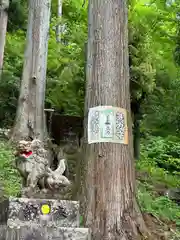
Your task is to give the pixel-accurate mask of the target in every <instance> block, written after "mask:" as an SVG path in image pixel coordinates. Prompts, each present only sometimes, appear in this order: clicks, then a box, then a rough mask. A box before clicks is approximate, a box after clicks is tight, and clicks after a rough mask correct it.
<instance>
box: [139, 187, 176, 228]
mask: <svg viewBox="0 0 180 240" xmlns="http://www.w3.org/2000/svg"><path fill="white" fill-rule="evenodd" d="M138 200H139V204H140V206H141V209H142V211H145V212H147V213H151V214H153V215H154V216H156V217H158V218H161V219H163V220H169V221H174V222H176V224H177V227H180V208H179V207H178V205H177V204H175V203H173V202H172V201H171V200H169V199H168V198H167V197H164V196H160V197H155V196H154V195H153V194H152V193H151V192H150V191H149V189H148V190H147V189H146V187H145V186H144V185H143V184H141V183H140V184H139V188H138Z"/></svg>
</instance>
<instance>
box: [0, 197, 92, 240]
mask: <svg viewBox="0 0 180 240" xmlns="http://www.w3.org/2000/svg"><path fill="white" fill-rule="evenodd" d="M43 205H46V206H48V209H49V212H48V213H46V214H43V212H42V206H43ZM79 218H80V217H79V203H78V202H76V201H67V200H53V199H28V198H9V200H5V201H4V202H2V203H0V240H32V239H33V240H36V239H37V240H41V239H42V240H49V239H52V240H55V239H56V240H89V239H90V234H89V231H88V229H86V228H79Z"/></svg>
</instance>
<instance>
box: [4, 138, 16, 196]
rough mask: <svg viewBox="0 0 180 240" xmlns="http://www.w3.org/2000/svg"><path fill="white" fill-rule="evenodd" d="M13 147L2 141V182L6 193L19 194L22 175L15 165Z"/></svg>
mask: <svg viewBox="0 0 180 240" xmlns="http://www.w3.org/2000/svg"><path fill="white" fill-rule="evenodd" d="M12 150H13V149H12V147H11V146H10V145H9V144H7V142H5V141H2V140H1V141H0V182H2V183H3V185H4V188H5V195H6V196H7V197H8V196H17V194H19V193H20V177H19V175H18V172H17V170H15V168H14V167H13V164H14V156H13V154H12Z"/></svg>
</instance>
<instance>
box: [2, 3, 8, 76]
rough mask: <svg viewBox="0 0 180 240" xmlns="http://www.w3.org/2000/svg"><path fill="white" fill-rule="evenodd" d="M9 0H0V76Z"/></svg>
mask: <svg viewBox="0 0 180 240" xmlns="http://www.w3.org/2000/svg"><path fill="white" fill-rule="evenodd" d="M8 8H9V0H0V77H1V74H2V69H3V58H4V47H5V42H6V31H7V22H8Z"/></svg>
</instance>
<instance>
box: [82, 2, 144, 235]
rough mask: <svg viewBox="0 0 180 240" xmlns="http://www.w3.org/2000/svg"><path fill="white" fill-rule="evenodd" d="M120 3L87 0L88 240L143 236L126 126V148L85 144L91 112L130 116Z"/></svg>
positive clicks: (125, 37)
mask: <svg viewBox="0 0 180 240" xmlns="http://www.w3.org/2000/svg"><path fill="white" fill-rule="evenodd" d="M125 2H126V1H124V0H107V1H104V0H98V1H97V0H89V36H88V54H87V58H88V59H87V72H86V74H87V86H86V101H85V140H84V147H85V164H86V166H85V175H84V176H85V179H84V182H85V184H84V188H83V194H84V196H85V199H84V200H85V201H84V206H83V210H84V221H85V225H86V226H87V227H90V228H91V230H92V239H93V240H105V239H106V240H117V239H118V240H128V239H131V240H132V239H133V240H136V239H141V237H142V236H143V237H145V236H148V231H147V229H146V226H145V223H144V220H143V217H142V214H141V212H140V210H139V207H138V204H137V201H136V197H135V166H134V158H133V143H132V124H131V119H130V116H129V123H128V129H129V144H128V145H123V144H115V143H96V144H89V145H88V144H87V115H88V110H89V108H91V107H95V106H100V105H105V106H114V107H121V108H124V109H126V110H127V111H128V112H130V93H129V65H128V26H127V6H126V3H125Z"/></svg>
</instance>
